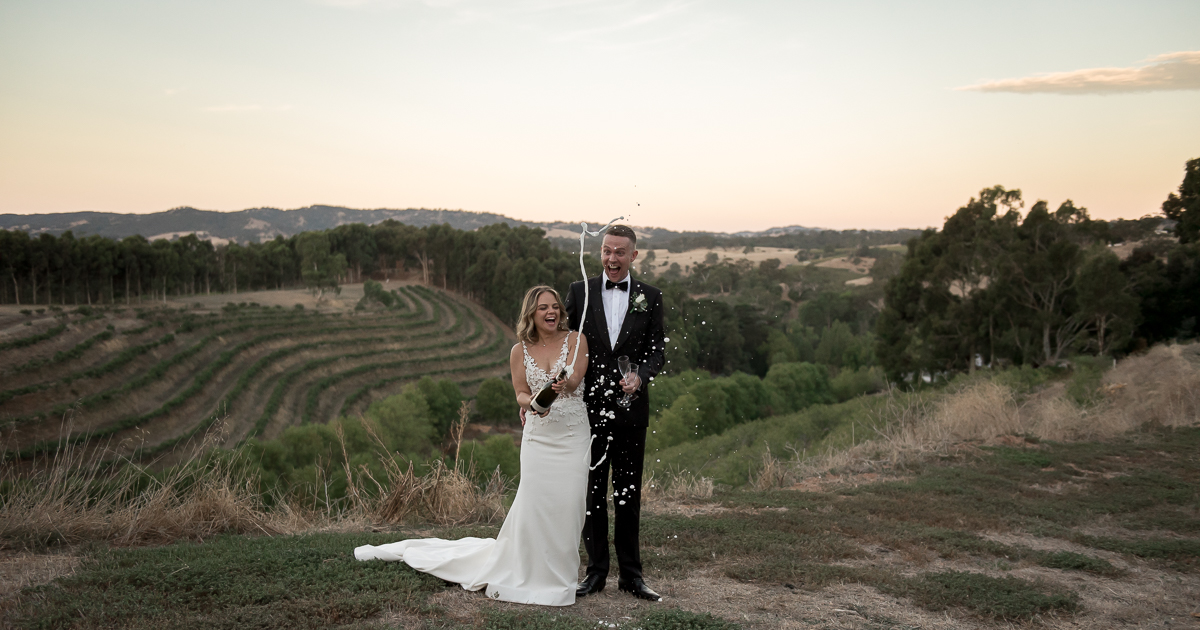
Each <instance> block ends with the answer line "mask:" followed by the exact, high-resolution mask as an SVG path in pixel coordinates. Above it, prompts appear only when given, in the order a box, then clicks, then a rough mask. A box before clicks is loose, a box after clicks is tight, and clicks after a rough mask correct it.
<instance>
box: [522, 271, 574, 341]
mask: <svg viewBox="0 0 1200 630" xmlns="http://www.w3.org/2000/svg"><path fill="white" fill-rule="evenodd" d="M543 293H550V294H551V295H553V296H554V299H555V301H557V302H558V315H559V317H558V324H557V329H558V330H567V309H566V307H564V306H563V301H562V298H561V297H559V296H558V291H555V290H554V287H548V286H546V285H544V284H542V285H538V286H536V287H533V288H532V289H530V290H528V291H526V292H525V299H523V300H521V317H520V318H518V319H517V339H519V340H520V341H522V342H524V343H535V342H537V341H538V338H539V335H538V330H537V324H534V323H533V316H534V315H537V306H538V298H540V297H541V296H542V294H543Z"/></svg>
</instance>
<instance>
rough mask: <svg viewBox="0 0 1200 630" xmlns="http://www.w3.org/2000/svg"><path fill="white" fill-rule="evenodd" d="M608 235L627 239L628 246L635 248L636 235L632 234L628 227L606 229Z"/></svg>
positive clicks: (619, 226)
mask: <svg viewBox="0 0 1200 630" xmlns="http://www.w3.org/2000/svg"><path fill="white" fill-rule="evenodd" d="M608 233H609V234H612V235H613V236H620V237H622V238H627V239H629V244H630V245H632V246H634V247H637V234H634V232H633V228H631V227H629V226H628V225H614V226H612V227H610V228H608Z"/></svg>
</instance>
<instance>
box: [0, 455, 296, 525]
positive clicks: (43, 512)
mask: <svg viewBox="0 0 1200 630" xmlns="http://www.w3.org/2000/svg"><path fill="white" fill-rule="evenodd" d="M111 457H112V452H111V451H110V450H109V449H108V448H106V447H96V448H90V447H89V445H87V444H83V445H66V446H63V447H62V448H60V449H58V450H57V451H56V452H55V453H54V454H52V455H49V456H47V457H46V458H45V459H44V460H42V461H40V462H37V465H35V466H34V467H33V468H32V469H31V471H30V472H24V473H21V472H19V471H18V470H17V469H16V468H15V467H7V468H5V469H4V470H3V471H0V487H3V488H4V489H5V490H6V492H5V493H4V495H3V498H2V503H0V508H2V509H0V548H20V547H29V546H32V547H40V546H45V545H51V544H75V543H80V542H84V541H93V540H100V541H107V542H111V543H115V544H119V545H131V544H145V543H162V542H169V541H173V540H180V539H202V538H205V537H209V536H213V535H216V534H220V533H225V532H236V533H265V534H273V533H276V532H278V531H279V530H278V529H277V528H276V527H275V526H274V525H273V524H272V519H271V517H270V516H269V515H268V514H267V513H266V512H265V511H264V510H263V507H262V503H261V500H260V497H259V495H258V492H257V490H256V489H255V487H256V483H255V482H256V480H254V479H246V478H244V477H243V476H242V475H241V474H240V471H239V467H238V466H237V462H236V461H235V460H228V459H213V460H212V461H211V462H207V463H206V462H201V461H199V460H198V459H192V460H190V461H188V462H187V463H185V464H184V465H183V466H180V467H178V468H177V469H175V470H176V471H175V472H174V473H172V474H170V475H168V476H167V477H165V478H161V479H160V478H155V477H154V476H152V475H150V474H148V473H147V471H146V470H145V469H144V468H142V467H141V466H138V465H137V464H134V463H133V462H129V461H121V462H120V464H119V465H116V466H113V465H110V464H109V463H108V461H109V458H111Z"/></svg>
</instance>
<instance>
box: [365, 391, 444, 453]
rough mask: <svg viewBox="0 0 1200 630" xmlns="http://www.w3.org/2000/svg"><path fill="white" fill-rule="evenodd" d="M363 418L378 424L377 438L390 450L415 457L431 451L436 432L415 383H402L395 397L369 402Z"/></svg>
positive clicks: (427, 406)
mask: <svg viewBox="0 0 1200 630" xmlns="http://www.w3.org/2000/svg"><path fill="white" fill-rule="evenodd" d="M366 417H367V418H368V419H369V420H374V421H375V422H377V423H378V425H379V427H380V431H381V433H382V435H381V436H380V437H381V438H382V439H383V440H384V442H385V443H386V444H387V446H388V449H389V450H390V451H392V452H397V453H404V454H406V455H408V456H409V457H410V458H412V459H416V458H418V457H419V456H421V455H425V454H428V453H429V452H430V451H431V450H433V440H434V439H435V438H436V437H437V431H436V429H435V428H434V424H433V418H432V414H431V413H430V411H429V405H428V403H426V402H425V397H424V396H422V395H421V392H420V391H418V390H417V388H416V387H415V386H414V385H408V386H405V388H404V389H403V390H402V391H401V392H400V393H399V394H396V395H395V396H388V397H387V398H384V399H383V400H377V401H375V402H374V403H371V406H370V407H368V408H367V413H366Z"/></svg>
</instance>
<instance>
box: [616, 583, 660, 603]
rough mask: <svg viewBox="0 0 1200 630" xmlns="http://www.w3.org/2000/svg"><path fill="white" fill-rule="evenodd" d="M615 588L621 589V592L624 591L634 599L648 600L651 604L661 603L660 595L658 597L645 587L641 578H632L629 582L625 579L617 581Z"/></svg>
mask: <svg viewBox="0 0 1200 630" xmlns="http://www.w3.org/2000/svg"><path fill="white" fill-rule="evenodd" d="M617 588H619V589H621V590H622V591H625V592H626V593H629V594H631V595H633V596H634V597H636V598H638V599H648V600H650V601H652V602H661V601H662V595H659V594H658V593H655V592H654V591H652V590H650V587H649V586H646V581H645V580H643V579H642V578H633V579H631V580H626V579H620V580H617Z"/></svg>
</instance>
